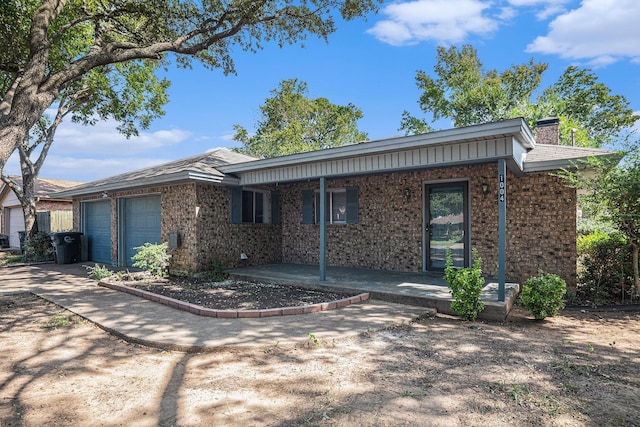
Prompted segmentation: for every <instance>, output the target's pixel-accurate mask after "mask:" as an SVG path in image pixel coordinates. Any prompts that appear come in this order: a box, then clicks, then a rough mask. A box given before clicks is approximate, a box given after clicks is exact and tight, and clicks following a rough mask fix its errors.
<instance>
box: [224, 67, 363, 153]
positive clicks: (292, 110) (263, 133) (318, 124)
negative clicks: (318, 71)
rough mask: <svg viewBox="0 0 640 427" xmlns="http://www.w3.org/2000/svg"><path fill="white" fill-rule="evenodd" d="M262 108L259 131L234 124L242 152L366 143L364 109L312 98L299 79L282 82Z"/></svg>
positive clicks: (312, 148)
mask: <svg viewBox="0 0 640 427" xmlns="http://www.w3.org/2000/svg"><path fill="white" fill-rule="evenodd" d="M271 94H272V95H273V96H272V97H270V98H267V99H266V101H265V103H264V105H262V106H261V107H260V111H261V113H262V119H261V120H259V121H258V123H257V124H256V131H255V134H253V135H250V134H249V131H248V130H247V129H245V128H244V127H242V126H241V125H239V124H236V125H234V128H235V131H236V133H235V135H234V137H233V139H234V140H236V141H239V142H241V143H242V148H240V149H239V150H238V151H240V152H242V153H244V154H248V155H250V156H254V157H258V158H267V157H277V156H285V155H287V154H294V153H304V152H307V151H313V150H321V149H324V148H331V147H337V146H340V145H345V144H353V143H357V142H362V141H364V140H366V139H367V134H366V133H363V132H360V131H359V130H358V123H357V122H358V120H359V119H361V118H362V111H361V110H360V109H359V108H357V107H355V106H354V105H352V104H347V105H336V104H333V103H332V102H330V101H329V100H328V99H327V98H315V99H312V98H309V97H308V89H307V84H306V83H305V82H303V81H300V80H298V79H289V80H284V81H282V82H280V84H279V85H278V88H277V89H275V90H272V91H271Z"/></svg>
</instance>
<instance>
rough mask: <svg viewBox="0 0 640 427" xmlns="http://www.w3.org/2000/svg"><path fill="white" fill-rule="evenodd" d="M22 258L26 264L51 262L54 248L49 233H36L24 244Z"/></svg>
mask: <svg viewBox="0 0 640 427" xmlns="http://www.w3.org/2000/svg"><path fill="white" fill-rule="evenodd" d="M23 248H24V258H25V261H27V262H44V261H53V256H54V254H55V248H54V246H53V242H52V241H51V236H49V233H45V232H44V231H38V232H37V233H36V234H34V235H33V236H31V237H30V238H27V239H26V240H25V242H24V246H23Z"/></svg>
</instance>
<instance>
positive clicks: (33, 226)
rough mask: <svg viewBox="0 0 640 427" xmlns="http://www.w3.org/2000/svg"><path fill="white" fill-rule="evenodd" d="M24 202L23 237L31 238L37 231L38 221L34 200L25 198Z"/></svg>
mask: <svg viewBox="0 0 640 427" xmlns="http://www.w3.org/2000/svg"><path fill="white" fill-rule="evenodd" d="M26 202H27V203H26V204H23V205H22V212H23V214H24V239H25V241H27V240H29V239H31V238H32V237H33V236H35V235H36V233H37V232H38V221H37V218H38V217H37V215H36V201H35V199H34V198H29V199H28V200H26Z"/></svg>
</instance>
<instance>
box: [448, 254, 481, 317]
mask: <svg viewBox="0 0 640 427" xmlns="http://www.w3.org/2000/svg"><path fill="white" fill-rule="evenodd" d="M473 258H474V262H473V267H468V268H459V269H456V268H454V267H453V257H452V256H451V250H450V249H447V255H446V260H445V269H444V280H445V282H447V285H449V289H450V290H451V295H452V297H453V301H452V302H451V309H452V310H453V311H454V312H455V313H457V314H458V315H460V316H462V317H464V318H465V319H466V320H471V321H473V320H475V319H476V318H477V317H478V314H479V313H480V312H482V310H484V303H483V302H482V300H481V299H480V294H481V292H482V288H483V287H484V277H482V258H480V257H478V254H477V252H476V250H475V249H474V250H473Z"/></svg>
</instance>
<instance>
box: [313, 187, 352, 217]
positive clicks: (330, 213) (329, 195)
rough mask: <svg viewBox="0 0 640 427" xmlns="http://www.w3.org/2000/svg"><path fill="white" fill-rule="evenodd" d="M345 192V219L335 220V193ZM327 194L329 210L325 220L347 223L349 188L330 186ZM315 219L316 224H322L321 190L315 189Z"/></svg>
mask: <svg viewBox="0 0 640 427" xmlns="http://www.w3.org/2000/svg"><path fill="white" fill-rule="evenodd" d="M338 193H339V194H343V195H344V219H342V220H334V219H333V204H334V197H333V196H334V194H338ZM325 194H326V195H327V202H328V205H327V210H328V214H327V215H326V217H325V221H326V223H327V224H347V205H348V203H347V188H346V187H336V188H328V189H327V190H326V193H325ZM313 217H314V218H313V219H314V224H320V190H315V191H314V194H313Z"/></svg>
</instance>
